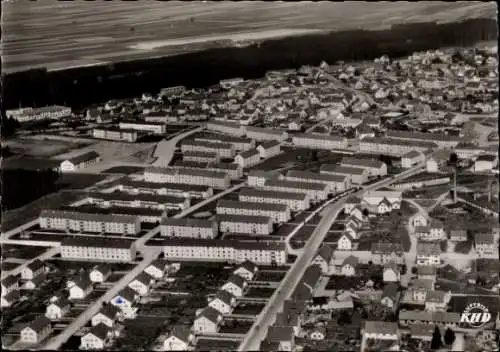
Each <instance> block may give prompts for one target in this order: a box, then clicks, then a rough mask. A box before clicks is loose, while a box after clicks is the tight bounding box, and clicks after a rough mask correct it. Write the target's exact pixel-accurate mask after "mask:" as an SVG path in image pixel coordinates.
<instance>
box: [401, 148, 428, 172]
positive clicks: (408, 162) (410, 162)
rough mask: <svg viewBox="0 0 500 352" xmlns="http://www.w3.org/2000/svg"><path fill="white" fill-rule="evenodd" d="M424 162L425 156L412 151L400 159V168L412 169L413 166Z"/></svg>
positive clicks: (419, 152)
mask: <svg viewBox="0 0 500 352" xmlns="http://www.w3.org/2000/svg"><path fill="white" fill-rule="evenodd" d="M424 161H425V154H424V153H422V152H421V151H417V150H412V151H411V152H408V153H406V154H405V155H403V156H402V157H401V166H402V167H403V168H404V169H409V168H412V167H413V166H415V165H417V164H420V163H423V162H424Z"/></svg>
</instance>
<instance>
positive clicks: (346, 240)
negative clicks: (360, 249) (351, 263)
mask: <svg viewBox="0 0 500 352" xmlns="http://www.w3.org/2000/svg"><path fill="white" fill-rule="evenodd" d="M353 242H354V238H353V237H352V236H351V235H350V234H349V233H348V232H344V233H343V234H342V236H340V238H339V239H338V241H337V249H338V250H339V251H350V250H352V249H353Z"/></svg>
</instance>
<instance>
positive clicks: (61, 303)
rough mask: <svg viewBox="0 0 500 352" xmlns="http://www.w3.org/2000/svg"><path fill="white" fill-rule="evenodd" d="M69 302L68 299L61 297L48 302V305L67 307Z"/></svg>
mask: <svg viewBox="0 0 500 352" xmlns="http://www.w3.org/2000/svg"><path fill="white" fill-rule="evenodd" d="M70 304H71V303H70V301H69V300H68V299H66V298H63V299H58V300H57V301H55V302H52V303H50V304H49V306H50V305H55V306H56V307H59V308H65V307H68V306H69V305H70Z"/></svg>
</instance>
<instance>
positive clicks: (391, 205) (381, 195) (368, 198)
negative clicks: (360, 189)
mask: <svg viewBox="0 0 500 352" xmlns="http://www.w3.org/2000/svg"><path fill="white" fill-rule="evenodd" d="M402 199H403V192H401V191H384V190H379V191H369V192H366V193H365V195H364V197H363V201H362V204H364V205H366V206H367V208H368V209H369V210H370V211H373V212H380V211H384V210H387V211H392V210H394V209H399V208H400V206H401V201H402ZM381 203H383V204H384V205H383V206H382V208H379V205H380V204H381ZM389 209H390V210H389Z"/></svg>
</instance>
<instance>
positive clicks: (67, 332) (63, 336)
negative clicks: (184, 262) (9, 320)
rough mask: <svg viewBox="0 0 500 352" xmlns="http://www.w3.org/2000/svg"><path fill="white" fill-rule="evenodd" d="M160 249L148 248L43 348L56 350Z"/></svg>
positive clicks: (153, 258) (142, 268) (154, 257)
mask: <svg viewBox="0 0 500 352" xmlns="http://www.w3.org/2000/svg"><path fill="white" fill-rule="evenodd" d="M160 251H161V249H160V248H158V249H157V250H156V251H153V250H152V249H150V250H148V251H147V252H146V253H145V254H144V259H143V261H142V262H141V263H140V264H139V265H137V266H136V267H135V268H134V269H132V270H131V271H130V272H129V273H128V274H127V275H125V276H124V277H123V278H121V279H120V280H119V281H118V282H117V283H116V284H115V285H114V286H113V287H112V288H110V289H109V290H108V291H107V292H106V293H105V294H104V295H103V296H101V298H99V299H97V300H95V301H94V302H93V303H92V304H91V305H90V306H89V307H88V308H87V309H86V310H85V311H84V312H83V313H81V314H80V315H79V316H78V317H77V318H75V319H74V320H73V321H72V322H71V324H69V325H68V326H67V327H66V328H65V329H64V330H63V331H62V332H61V333H60V334H58V335H57V336H55V337H54V338H52V339H51V340H49V341H48V342H47V343H46V344H45V346H44V348H43V349H44V350H58V349H60V348H61V345H62V344H64V343H65V342H66V341H67V340H68V339H69V338H70V337H71V336H73V335H74V334H75V333H76V332H77V331H78V330H80V329H81V328H82V327H83V326H84V325H85V324H86V323H87V322H88V321H89V320H90V319H91V318H92V317H93V316H94V315H95V314H97V313H98V312H99V310H100V309H101V306H102V304H103V303H104V302H108V301H110V300H111V299H112V298H113V297H115V296H116V295H117V294H118V292H120V291H121V290H122V289H124V288H125V287H126V286H127V285H128V284H129V282H130V281H132V280H133V279H134V278H135V277H136V276H137V275H139V274H140V273H141V272H142V271H143V270H144V269H145V268H146V267H147V266H148V265H149V264H151V262H153V261H154V260H155V259H156V258H157V257H158V255H159V254H160Z"/></svg>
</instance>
